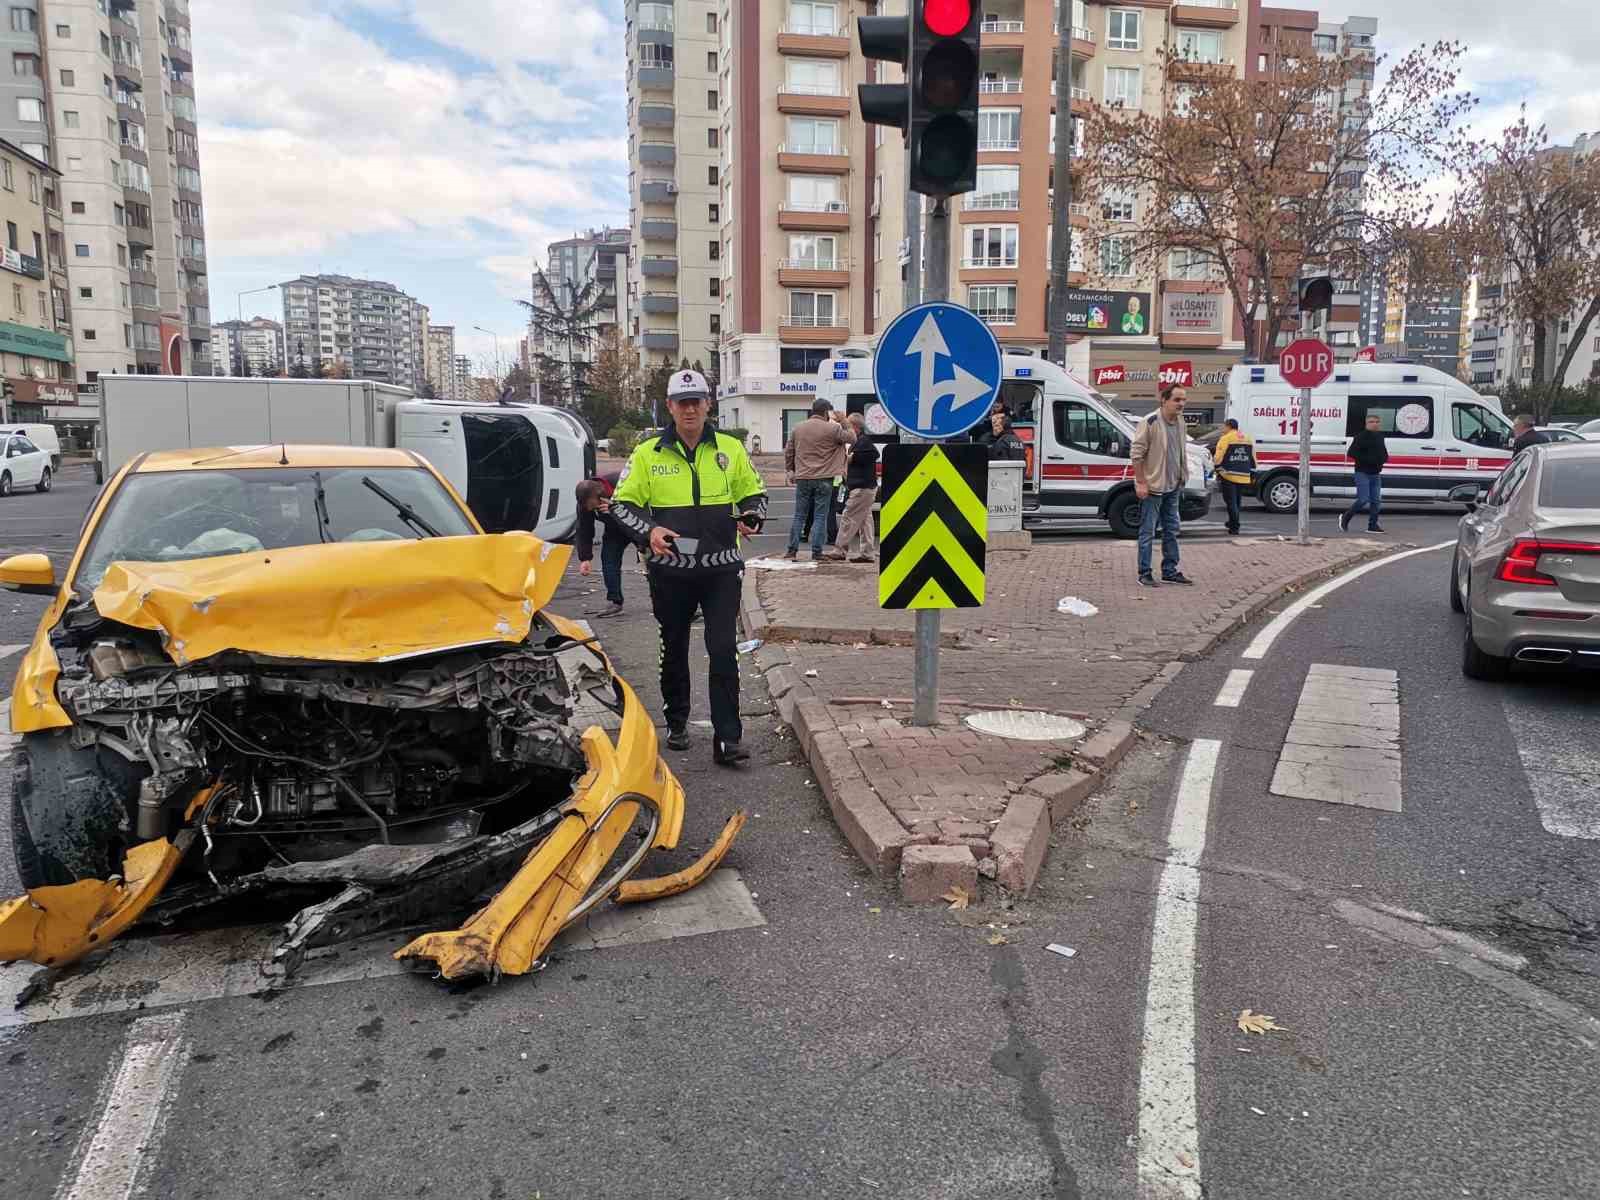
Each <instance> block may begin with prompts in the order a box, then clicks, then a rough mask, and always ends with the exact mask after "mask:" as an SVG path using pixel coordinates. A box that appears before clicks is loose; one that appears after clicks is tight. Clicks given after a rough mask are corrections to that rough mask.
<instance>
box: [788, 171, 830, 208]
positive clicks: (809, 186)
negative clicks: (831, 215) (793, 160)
mask: <svg viewBox="0 0 1600 1200" xmlns="http://www.w3.org/2000/svg"><path fill="white" fill-rule="evenodd" d="M787 207H789V208H791V209H794V210H795V211H797V212H843V211H844V202H843V201H842V200H840V199H839V180H838V179H837V178H835V177H834V176H832V175H791V176H789V199H788V204H787Z"/></svg>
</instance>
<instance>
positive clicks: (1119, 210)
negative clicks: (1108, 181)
mask: <svg viewBox="0 0 1600 1200" xmlns="http://www.w3.org/2000/svg"><path fill="white" fill-rule="evenodd" d="M1133 203H1134V201H1133V193H1132V192H1122V191H1117V190H1115V189H1107V190H1106V191H1105V192H1104V193H1103V194H1102V195H1101V197H1100V215H1101V216H1102V217H1104V218H1105V219H1106V220H1107V221H1131V220H1133Z"/></svg>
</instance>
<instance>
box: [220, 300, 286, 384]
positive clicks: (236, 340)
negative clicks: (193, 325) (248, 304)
mask: <svg viewBox="0 0 1600 1200" xmlns="http://www.w3.org/2000/svg"><path fill="white" fill-rule="evenodd" d="M277 290H278V285H277V284H275V283H269V284H267V286H266V287H258V288H251V289H250V290H249V291H247V292H240V293H239V295H238V296H237V297H236V298H235V300H234V311H235V314H236V315H237V316H238V318H239V324H241V325H243V324H244V298H245V297H246V296H255V295H259V294H260V293H262V292H275V291H277ZM228 341H229V343H230V346H229V349H230V351H231V349H232V346H233V345H237V346H238V347H239V360H240V361H239V362H238V363H232V362H230V363H229V364H228V366H229V367H234V366H237V367H238V368H239V370H236V371H234V374H236V375H238V374H241V373H242V372H243V367H244V362H243V360H244V340H243V338H242V337H241V331H240V330H238V329H235V330H234V331H233V337H231V338H229V339H228ZM230 357H232V355H231V354H230ZM284 357H285V358H287V357H288V343H287V341H285V344H284ZM284 366H285V367H287V366H288V364H287V363H285V364H284Z"/></svg>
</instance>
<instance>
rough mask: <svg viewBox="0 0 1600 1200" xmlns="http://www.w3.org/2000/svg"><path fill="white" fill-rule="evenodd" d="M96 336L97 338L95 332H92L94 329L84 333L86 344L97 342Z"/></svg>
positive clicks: (86, 330)
mask: <svg viewBox="0 0 1600 1200" xmlns="http://www.w3.org/2000/svg"><path fill="white" fill-rule="evenodd" d="M95 336H96V335H95V331H94V330H92V329H85V330H84V331H83V340H84V341H86V342H92V341H94V340H95Z"/></svg>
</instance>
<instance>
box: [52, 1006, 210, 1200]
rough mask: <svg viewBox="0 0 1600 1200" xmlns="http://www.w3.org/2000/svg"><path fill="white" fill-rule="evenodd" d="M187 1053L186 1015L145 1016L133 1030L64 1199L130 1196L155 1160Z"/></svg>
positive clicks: (59, 1193)
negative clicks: (185, 1039)
mask: <svg viewBox="0 0 1600 1200" xmlns="http://www.w3.org/2000/svg"><path fill="white" fill-rule="evenodd" d="M185 1057H186V1051H185V1048H184V1038H183V1013H181V1012H176V1013H165V1014H163V1015H161V1016H158V1017H142V1018H141V1019H139V1020H137V1021H135V1022H134V1023H133V1025H132V1026H130V1027H129V1029H128V1040H127V1048H126V1049H125V1050H124V1051H123V1055H122V1061H121V1062H120V1063H118V1064H117V1066H116V1068H115V1070H114V1071H113V1072H112V1073H111V1074H110V1075H109V1076H108V1077H107V1079H108V1083H107V1085H106V1086H105V1087H104V1088H103V1089H102V1093H101V1100H100V1103H99V1105H98V1109H97V1111H98V1114H99V1120H98V1121H96V1122H94V1123H93V1124H91V1125H89V1126H88V1127H87V1131H86V1136H87V1139H88V1140H87V1141H86V1142H84V1143H83V1144H82V1146H81V1149H80V1152H79V1158H78V1165H77V1169H76V1171H74V1172H73V1173H72V1174H71V1175H70V1177H69V1178H68V1179H66V1180H63V1181H62V1186H61V1188H60V1189H59V1190H58V1191H57V1192H56V1196H57V1198H58V1200H127V1198H128V1197H129V1196H131V1195H133V1190H134V1187H135V1185H136V1184H137V1183H138V1182H139V1177H140V1175H141V1173H142V1172H143V1171H144V1170H145V1169H146V1168H147V1167H148V1165H149V1164H150V1163H151V1162H152V1161H153V1160H154V1158H155V1154H156V1151H157V1149H158V1148H159V1146H160V1142H161V1129H162V1126H163V1125H164V1124H165V1117H166V1112H167V1108H168V1106H169V1105H170V1104H171V1102H172V1098H173V1096H174V1094H175V1093H176V1090H177V1089H176V1088H175V1086H174V1084H175V1082H176V1079H177V1075H178V1071H179V1070H180V1069H181V1068H182V1066H183V1063H184V1060H185Z"/></svg>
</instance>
